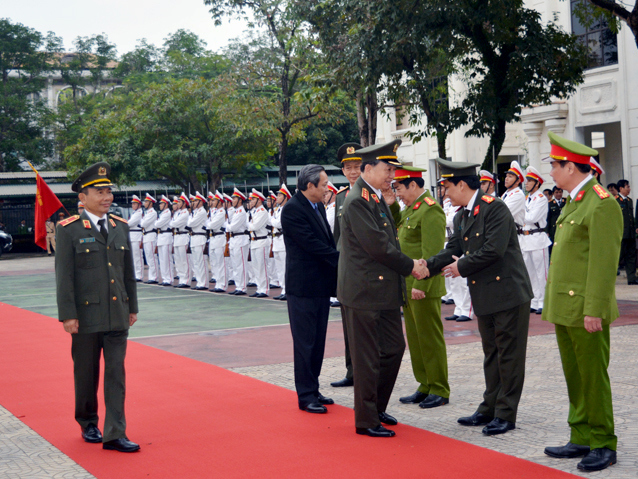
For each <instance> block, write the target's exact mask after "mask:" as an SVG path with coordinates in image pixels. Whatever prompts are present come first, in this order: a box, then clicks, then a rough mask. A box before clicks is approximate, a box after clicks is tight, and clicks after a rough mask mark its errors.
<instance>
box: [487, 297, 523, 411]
mask: <svg viewBox="0 0 638 479" xmlns="http://www.w3.org/2000/svg"><path fill="white" fill-rule="evenodd" d="M529 308H530V301H527V302H526V303H524V304H522V305H520V306H516V307H514V308H511V309H508V310H505V311H499V312H498V313H494V314H489V315H486V316H478V327H479V332H480V333H481V342H482V344H483V354H484V360H483V372H484V374H485V392H484V393H483V402H482V403H481V404H480V405H479V407H478V409H477V411H478V412H480V413H481V414H485V415H486V416H490V417H498V418H500V419H504V420H506V421H510V422H516V411H517V410H518V402H519V400H520V399H521V394H522V392H523V382H524V380H525V356H526V353H527V333H528V331H529Z"/></svg>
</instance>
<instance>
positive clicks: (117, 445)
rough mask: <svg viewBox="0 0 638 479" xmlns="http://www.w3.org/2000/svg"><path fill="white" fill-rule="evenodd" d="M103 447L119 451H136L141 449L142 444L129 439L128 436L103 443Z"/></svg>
mask: <svg viewBox="0 0 638 479" xmlns="http://www.w3.org/2000/svg"><path fill="white" fill-rule="evenodd" d="M102 449H111V450H113V451H119V452H136V451H139V450H140V446H139V444H135V443H134V442H131V441H129V440H128V438H126V437H121V438H119V439H113V440H112V441H108V442H105V443H104V444H102Z"/></svg>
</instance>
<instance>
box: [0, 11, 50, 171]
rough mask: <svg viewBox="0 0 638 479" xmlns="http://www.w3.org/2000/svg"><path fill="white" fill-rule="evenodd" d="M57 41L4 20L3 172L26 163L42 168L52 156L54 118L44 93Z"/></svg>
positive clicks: (0, 88)
mask: <svg viewBox="0 0 638 479" xmlns="http://www.w3.org/2000/svg"><path fill="white" fill-rule="evenodd" d="M54 40H55V37H54V36H53V35H49V36H48V37H44V36H43V35H42V34H41V33H39V32H37V31H35V30H33V29H31V28H28V27H26V26H24V25H22V24H20V23H12V22H11V21H10V20H8V19H0V75H1V78H0V171H17V170H19V169H20V162H21V161H22V160H23V159H26V160H30V161H31V162H33V163H36V164H39V163H42V162H43V161H44V159H45V158H46V157H47V156H49V155H50V154H51V152H52V146H53V145H52V141H51V139H50V138H49V137H48V135H46V134H44V132H45V130H46V129H47V128H48V127H49V126H50V124H51V115H50V111H49V109H48V106H47V102H46V99H45V98H40V91H42V90H43V89H44V87H45V85H46V73H48V72H50V71H51V58H52V57H51V54H49V53H47V52H49V51H50V49H51V48H50V44H51V43H52V42H53V43H54Z"/></svg>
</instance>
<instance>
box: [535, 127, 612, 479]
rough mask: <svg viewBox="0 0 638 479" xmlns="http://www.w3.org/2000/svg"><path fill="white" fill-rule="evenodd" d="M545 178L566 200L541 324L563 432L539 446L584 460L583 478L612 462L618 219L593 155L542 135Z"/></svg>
mask: <svg viewBox="0 0 638 479" xmlns="http://www.w3.org/2000/svg"><path fill="white" fill-rule="evenodd" d="M549 141H550V143H551V145H552V147H551V152H550V156H549V159H548V160H549V161H551V162H552V170H551V172H550V175H551V176H552V178H553V179H554V181H555V182H556V185H557V186H558V187H559V188H562V189H564V190H567V191H568V192H569V200H568V201H567V204H566V205H565V207H564V208H563V211H562V213H561V215H560V218H558V228H557V230H556V240H555V242H554V250H553V252H552V262H551V265H550V267H549V278H548V280H547V291H546V294H545V309H544V310H543V320H544V321H549V322H551V323H554V324H555V325H556V341H557V342H558V350H559V351H560V357H561V362H562V365H563V372H564V373H565V380H566V382H567V394H568V396H569V416H568V418H567V422H568V423H569V427H570V429H571V434H570V439H569V442H568V443H567V444H566V445H565V446H560V447H547V448H545V454H547V455H549V456H552V457H557V458H571V457H579V456H585V457H584V459H583V460H582V461H581V462H580V463H579V464H578V469H581V470H584V471H599V470H602V469H605V468H606V467H608V466H610V465H612V464H615V463H616V446H617V441H618V440H617V438H616V436H615V434H614V414H613V405H612V399H611V385H610V383H609V375H608V373H607V368H608V366H609V350H610V340H609V325H610V324H611V323H612V322H613V321H614V320H615V319H616V318H617V317H618V315H619V313H618V305H617V303H616V294H615V283H616V267H617V265H618V254H619V253H620V243H621V240H622V236H623V233H622V224H621V218H622V213H621V211H620V208H619V207H618V203H617V202H616V201H614V199H613V197H611V196H610V194H609V193H608V192H607V191H606V190H605V189H604V188H603V187H602V186H601V185H600V184H599V183H598V182H597V181H596V179H595V178H593V177H592V174H591V170H590V167H589V158H590V157H591V156H595V155H596V154H597V151H596V150H593V149H591V148H588V147H587V146H585V145H581V144H579V143H576V142H574V141H570V140H566V139H565V138H561V137H559V136H557V135H555V134H554V133H552V132H550V133H549Z"/></svg>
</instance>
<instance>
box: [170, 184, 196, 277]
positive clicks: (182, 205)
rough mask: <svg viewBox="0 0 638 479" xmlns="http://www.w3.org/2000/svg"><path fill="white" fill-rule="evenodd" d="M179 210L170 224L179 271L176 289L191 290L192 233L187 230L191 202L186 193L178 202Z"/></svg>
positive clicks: (176, 265) (176, 266)
mask: <svg viewBox="0 0 638 479" xmlns="http://www.w3.org/2000/svg"><path fill="white" fill-rule="evenodd" d="M177 204H178V206H179V209H178V210H177V212H176V213H175V215H174V216H173V219H172V220H171V222H170V223H169V225H168V226H169V227H170V228H172V229H173V235H174V236H173V248H174V250H175V269H176V270H177V277H178V281H177V283H178V284H177V286H175V287H176V288H190V282H191V276H192V272H191V269H190V264H189V262H188V254H187V251H188V247H189V244H190V234H189V233H190V232H189V231H188V230H187V229H186V227H187V225H188V219H189V218H190V214H189V212H188V207H189V206H190V200H189V199H188V196H186V193H183V192H182V194H181V195H180V196H179V199H178V201H177Z"/></svg>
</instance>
